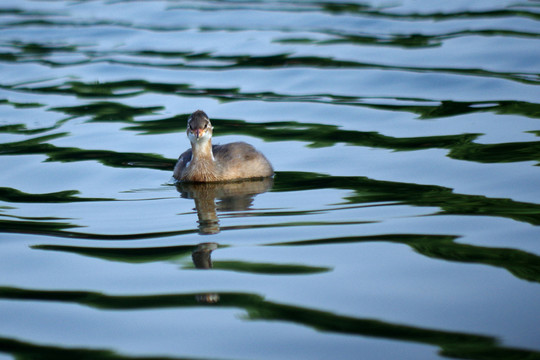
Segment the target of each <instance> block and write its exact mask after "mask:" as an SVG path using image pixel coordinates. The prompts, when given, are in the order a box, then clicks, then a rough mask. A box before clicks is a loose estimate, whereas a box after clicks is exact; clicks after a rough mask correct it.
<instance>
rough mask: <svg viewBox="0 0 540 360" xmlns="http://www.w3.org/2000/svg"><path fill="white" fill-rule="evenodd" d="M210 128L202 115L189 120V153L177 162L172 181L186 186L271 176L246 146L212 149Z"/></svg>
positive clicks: (270, 170) (266, 164)
mask: <svg viewBox="0 0 540 360" xmlns="http://www.w3.org/2000/svg"><path fill="white" fill-rule="evenodd" d="M212 130H213V127H212V124H211V123H210V119H209V118H208V116H207V115H206V114H205V112H204V111H201V110H197V111H195V112H194V113H193V114H191V116H190V117H189V118H188V126H187V136H188V138H189V141H190V142H191V149H188V150H186V151H185V152H184V153H183V154H182V155H180V157H179V158H178V161H177V162H176V165H175V167H174V174H173V176H174V178H175V179H176V180H178V181H187V182H219V181H235V180H241V179H253V178H265V177H270V176H272V175H274V169H273V168H272V165H271V164H270V162H269V161H268V160H267V159H266V157H264V155H263V154H261V153H260V152H259V151H257V150H256V149H255V148H254V147H253V146H251V145H249V144H246V143H245V142H234V143H230V144H225V145H212Z"/></svg>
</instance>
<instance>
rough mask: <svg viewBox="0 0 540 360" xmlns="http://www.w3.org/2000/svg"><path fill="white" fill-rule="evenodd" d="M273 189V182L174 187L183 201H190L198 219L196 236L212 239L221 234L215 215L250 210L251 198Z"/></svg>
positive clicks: (179, 185)
mask: <svg viewBox="0 0 540 360" xmlns="http://www.w3.org/2000/svg"><path fill="white" fill-rule="evenodd" d="M272 185H273V179H272V178H265V179H260V180H249V181H241V182H233V183H177V184H176V189H177V190H178V192H179V193H180V195H181V196H182V197H183V198H186V199H193V200H194V201H195V208H196V210H197V217H198V218H199V221H198V223H199V234H201V235H211V234H217V233H219V231H220V228H219V219H218V216H217V212H218V211H219V212H223V211H242V210H249V208H250V207H251V205H252V204H253V198H254V197H255V195H257V194H261V193H264V192H266V191H268V190H270V188H271V187H272Z"/></svg>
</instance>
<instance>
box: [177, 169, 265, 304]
mask: <svg viewBox="0 0 540 360" xmlns="http://www.w3.org/2000/svg"><path fill="white" fill-rule="evenodd" d="M272 185H273V179H272V178H265V179H261V180H249V181H242V182H234V183H177V184H176V188H177V190H178V192H179V193H180V195H181V196H182V197H183V198H186V199H193V200H194V201H195V209H196V210H197V217H198V223H199V226H198V227H199V234H201V235H211V234H217V233H219V232H220V227H219V218H218V215H217V214H218V212H223V211H242V210H249V209H250V207H251V206H252V204H253V199H254V197H255V196H256V195H258V194H261V193H264V192H266V191H268V190H270V188H271V187H272ZM218 246H219V245H218V244H217V243H215V242H204V243H201V244H199V245H198V246H197V248H196V249H195V250H194V251H193V252H192V254H191V258H192V260H193V264H194V265H195V268H197V269H211V268H212V258H211V254H212V251H214V250H216V249H217V248H218ZM196 299H197V301H198V302H201V303H216V302H218V301H219V295H218V294H215V293H206V294H199V295H197V296H196Z"/></svg>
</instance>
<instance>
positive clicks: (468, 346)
mask: <svg viewBox="0 0 540 360" xmlns="http://www.w3.org/2000/svg"><path fill="white" fill-rule="evenodd" d="M199 295H200V294H166V295H135V296H112V295H105V294H102V293H97V292H88V291H45V290H26V289H20V288H12V287H0V298H1V299H10V300H25V301H30V300H31V301H53V302H64V303H74V304H80V305H85V306H90V307H95V308H99V309H107V310H117V311H121V310H134V309H138V310H140V309H153V308H191V307H203V306H211V307H225V308H229V307H233V308H238V309H242V310H244V311H245V312H246V318H247V319H250V320H268V321H283V322H289V323H295V324H299V325H303V326H306V327H310V328H313V329H316V330H318V331H323V332H332V333H343V334H349V335H358V336H369V337H376V338H383V339H391V340H400V341H410V342H417V343H422V344H426V345H433V346H437V347H438V348H439V349H440V354H441V355H443V356H449V357H459V358H463V359H487V358H494V357H495V358H501V359H502V358H504V359H514V358H515V359H518V358H519V359H523V358H527V359H540V353H538V352H535V351H528V350H521V349H515V348H510V347H505V346H501V345H500V344H498V342H497V340H496V339H495V338H492V337H488V336H483V335H474V334H466V333H460V332H450V331H442V330H435V329H426V328H420V327H414V326H407V325H400V324H392V323H389V322H384V321H379V320H373V319H363V318H356V317H352V316H343V315H336V314H334V313H331V312H327V311H320V310H315V309H310V308H306V307H300V306H291V305H284V304H279V303H275V302H271V301H267V300H265V299H264V298H263V297H261V296H258V295H254V294H247V293H220V294H219V302H216V303H210V304H208V303H207V304H205V303H200V302H198V301H197V298H198V296H199ZM39 349H40V350H42V351H43V350H50V351H61V350H64V351H66V349H58V348H55V347H49V348H45V349H44V348H43V347H39ZM32 350H35V345H32V344H25V343H22V342H17V341H14V340H11V339H6V338H3V339H1V340H0V351H2V352H7V353H12V354H14V355H25V354H27V353H31V351H32ZM94 355H95V356H100V355H104V356H111V354H110V353H108V352H107V353H102V354H100V353H94ZM105 358H107V357H105ZM120 358H122V357H120ZM113 359H114V357H113Z"/></svg>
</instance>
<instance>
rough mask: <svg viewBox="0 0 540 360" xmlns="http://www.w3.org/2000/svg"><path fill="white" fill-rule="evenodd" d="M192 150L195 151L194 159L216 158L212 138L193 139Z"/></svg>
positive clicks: (211, 159)
mask: <svg viewBox="0 0 540 360" xmlns="http://www.w3.org/2000/svg"><path fill="white" fill-rule="evenodd" d="M191 150H192V152H193V160H210V161H213V160H214V154H213V153H212V140H211V139H200V140H199V141H193V142H192V143H191Z"/></svg>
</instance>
